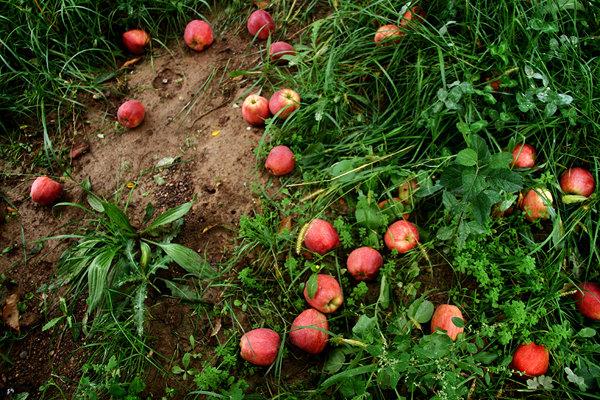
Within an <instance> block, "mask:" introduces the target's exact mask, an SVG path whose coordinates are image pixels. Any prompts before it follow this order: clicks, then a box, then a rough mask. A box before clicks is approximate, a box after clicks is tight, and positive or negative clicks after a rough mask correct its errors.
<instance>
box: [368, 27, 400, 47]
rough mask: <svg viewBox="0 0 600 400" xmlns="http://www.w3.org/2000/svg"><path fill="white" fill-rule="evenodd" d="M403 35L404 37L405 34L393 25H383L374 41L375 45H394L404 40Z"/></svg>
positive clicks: (376, 33)
mask: <svg viewBox="0 0 600 400" xmlns="http://www.w3.org/2000/svg"><path fill="white" fill-rule="evenodd" d="M402 35H404V33H403V32H402V31H401V30H400V28H398V26H396V25H392V24H389V25H383V26H380V27H379V29H377V32H375V38H374V39H373V40H374V41H375V44H384V43H392V42H397V41H399V40H400V39H402Z"/></svg>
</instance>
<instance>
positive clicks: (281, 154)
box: [265, 146, 296, 176]
mask: <svg viewBox="0 0 600 400" xmlns="http://www.w3.org/2000/svg"><path fill="white" fill-rule="evenodd" d="M295 165H296V160H295V158H294V153H292V150H290V148H289V147H287V146H275V147H273V148H272V149H271V151H270V152H269V155H268V156H267V160H266V161H265V168H266V169H267V170H268V171H269V172H270V173H271V174H272V175H275V176H283V175H287V174H289V173H290V172H292V171H293V170H294V167H295Z"/></svg>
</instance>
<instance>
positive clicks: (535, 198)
mask: <svg viewBox="0 0 600 400" xmlns="http://www.w3.org/2000/svg"><path fill="white" fill-rule="evenodd" d="M519 206H520V207H521V210H523V211H524V212H525V218H527V220H528V221H530V222H535V221H537V220H539V219H548V218H550V207H552V193H550V191H549V190H548V189H543V188H537V189H529V190H528V191H527V192H526V193H525V194H524V195H523V198H522V199H521V200H520V203H519Z"/></svg>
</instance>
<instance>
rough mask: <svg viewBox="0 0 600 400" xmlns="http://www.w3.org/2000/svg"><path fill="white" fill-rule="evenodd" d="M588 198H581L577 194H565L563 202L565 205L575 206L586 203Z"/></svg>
mask: <svg viewBox="0 0 600 400" xmlns="http://www.w3.org/2000/svg"><path fill="white" fill-rule="evenodd" d="M587 199H588V198H587V197H585V196H579V195H576V194H565V195H563V196H562V201H563V203H565V204H574V203H582V202H584V201H586V200H587Z"/></svg>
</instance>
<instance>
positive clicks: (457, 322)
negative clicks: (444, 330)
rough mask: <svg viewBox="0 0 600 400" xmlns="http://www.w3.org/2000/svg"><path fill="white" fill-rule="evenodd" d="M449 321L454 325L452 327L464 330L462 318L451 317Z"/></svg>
mask: <svg viewBox="0 0 600 400" xmlns="http://www.w3.org/2000/svg"><path fill="white" fill-rule="evenodd" d="M451 321H452V323H453V324H454V326H456V327H457V328H464V327H465V321H463V319H462V318H458V317H452V319H451Z"/></svg>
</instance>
